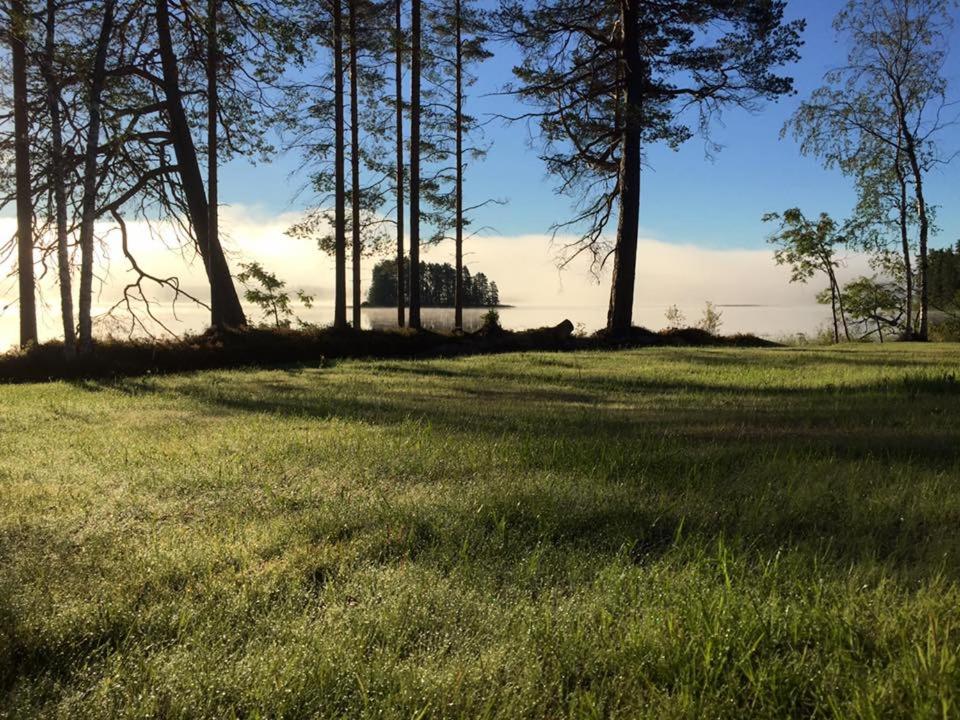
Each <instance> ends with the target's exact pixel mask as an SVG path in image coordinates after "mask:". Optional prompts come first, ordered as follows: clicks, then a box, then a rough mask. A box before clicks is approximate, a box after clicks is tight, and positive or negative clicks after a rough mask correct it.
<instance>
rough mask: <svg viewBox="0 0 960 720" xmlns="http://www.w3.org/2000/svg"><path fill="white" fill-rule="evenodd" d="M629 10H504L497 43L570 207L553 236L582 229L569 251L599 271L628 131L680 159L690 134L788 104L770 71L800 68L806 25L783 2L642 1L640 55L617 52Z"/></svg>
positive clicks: (787, 84)
mask: <svg viewBox="0 0 960 720" xmlns="http://www.w3.org/2000/svg"><path fill="white" fill-rule="evenodd" d="M627 5H628V4H627V3H625V2H615V1H614V0H595V1H594V2H583V0H534V1H533V2H522V1H521V0H504V1H503V2H501V3H500V8H501V9H500V12H499V24H500V26H501V34H502V35H504V36H506V37H509V38H510V39H512V40H513V41H514V42H515V43H516V44H517V46H518V47H519V49H520V51H521V59H520V62H519V63H518V64H517V66H516V67H515V68H514V71H513V72H514V75H515V77H516V82H515V84H514V85H512V86H511V87H510V90H512V91H513V92H514V93H515V94H516V96H517V97H519V98H520V99H521V100H523V101H525V102H526V103H528V104H530V105H531V106H532V108H533V110H532V111H531V112H530V113H529V114H524V115H522V116H521V117H522V118H523V119H525V120H528V121H531V122H536V123H537V126H538V130H539V137H538V142H539V143H540V144H541V145H542V147H543V150H542V154H541V157H542V159H543V160H544V162H545V163H546V166H547V170H548V172H549V173H550V174H552V175H554V176H555V177H556V178H557V185H558V192H561V193H563V194H565V195H568V196H570V197H571V198H572V200H573V202H574V213H573V216H572V217H571V218H570V219H569V220H567V221H564V222H561V223H558V224H557V226H556V229H557V230H561V229H567V228H572V229H576V230H582V231H583V234H582V236H581V238H580V242H579V243H572V244H570V245H568V246H567V250H569V251H570V252H571V253H573V252H576V253H579V252H583V251H588V252H589V253H591V255H592V257H593V259H594V261H595V262H597V263H602V262H603V261H604V260H605V259H606V257H607V255H608V251H609V246H608V245H607V243H606V241H605V236H604V233H603V230H604V228H605V227H606V226H607V224H608V223H609V222H610V221H611V220H612V219H613V218H615V217H616V212H615V208H616V206H617V201H618V197H619V193H620V183H619V182H618V176H619V173H620V165H621V163H620V160H621V157H620V155H621V148H622V145H623V139H624V129H625V127H627V125H628V124H630V125H632V126H636V127H637V129H638V132H639V135H640V138H639V140H640V144H641V146H642V147H643V148H648V147H650V146H653V145H656V144H664V145H666V146H668V147H671V148H678V147H679V146H680V145H682V144H683V143H685V142H686V141H688V140H689V139H690V138H692V137H693V136H694V135H695V133H696V132H698V131H699V132H701V133H703V134H704V135H707V134H708V131H709V127H710V123H711V119H712V118H713V116H714V115H715V114H717V113H718V112H719V111H720V109H721V108H723V107H725V106H730V105H734V106H737V105H739V106H748V107H755V106H756V104H757V102H758V101H759V100H761V99H774V98H777V97H779V96H781V95H786V94H790V93H791V92H792V90H793V80H792V79H791V78H789V77H786V76H783V75H780V74H778V71H779V70H780V68H782V67H783V66H785V65H788V64H790V63H792V62H795V61H796V60H797V59H798V58H799V47H800V45H801V44H802V41H801V37H800V36H801V34H802V31H803V28H804V21H803V20H794V21H785V20H784V9H785V3H784V2H781V1H779V0H774V1H773V2H771V1H770V0H684V2H681V3H650V2H639V3H635V5H636V6H637V8H636V13H637V26H638V27H637V33H636V35H637V37H638V41H637V45H638V47H636V48H632V49H625V48H624V42H623V39H622V38H623V36H624V31H623V27H622V24H623V22H624V20H623V12H624V9H625V8H626V7H627ZM633 52H636V53H639V55H640V62H641V67H639V68H636V74H637V75H638V76H639V77H638V83H637V86H638V90H637V94H639V95H640V97H639V98H638V101H637V102H636V103H635V104H633V106H628V103H627V100H626V97H627V90H626V87H625V82H624V73H623V67H624V65H625V64H626V61H625V57H628V56H629V55H631V54H632V53H633ZM692 108H696V110H698V111H699V112H696V111H695V112H690V110H691V109H692ZM631 121H635V122H631ZM711 147H713V148H716V147H717V146H715V145H711ZM637 169H638V170H639V168H637Z"/></svg>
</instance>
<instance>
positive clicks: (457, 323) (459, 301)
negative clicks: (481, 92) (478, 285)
mask: <svg viewBox="0 0 960 720" xmlns="http://www.w3.org/2000/svg"><path fill="white" fill-rule="evenodd" d="M461 12H462V8H461V0H454V24H455V32H456V42H457V48H456V52H457V57H456V68H455V69H456V94H457V96H456V161H457V179H456V204H457V207H456V212H457V217H456V225H457V226H456V239H455V243H456V266H457V279H456V286H455V289H454V312H453V314H454V319H453V327H454V329H455V330H460V331H462V330H463V27H462V18H461V16H460V15H461Z"/></svg>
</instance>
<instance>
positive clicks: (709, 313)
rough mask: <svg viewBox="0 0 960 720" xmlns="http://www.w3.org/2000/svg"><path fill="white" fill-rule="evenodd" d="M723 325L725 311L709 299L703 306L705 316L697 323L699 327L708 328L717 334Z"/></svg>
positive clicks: (713, 333) (710, 331)
mask: <svg viewBox="0 0 960 720" xmlns="http://www.w3.org/2000/svg"><path fill="white" fill-rule="evenodd" d="M721 325H723V312H722V311H721V310H718V309H717V306H716V305H714V304H713V303H712V302H710V301H709V300H708V301H707V303H706V305H704V307H703V316H702V317H701V318H700V322H698V323H697V327H698V328H700V329H701V330H706V331H707V332H708V333H710V334H711V335H716V334H718V333H719V332H720V326H721Z"/></svg>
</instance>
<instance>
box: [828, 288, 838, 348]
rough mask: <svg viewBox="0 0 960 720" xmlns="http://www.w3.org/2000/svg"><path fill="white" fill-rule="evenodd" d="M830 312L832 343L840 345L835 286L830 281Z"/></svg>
mask: <svg viewBox="0 0 960 720" xmlns="http://www.w3.org/2000/svg"><path fill="white" fill-rule="evenodd" d="M830 310H831V312H832V313H833V342H834V343H837V344H839V343H840V319H839V318H838V317H837V286H836V285H835V284H834V282H833V278H831V279H830Z"/></svg>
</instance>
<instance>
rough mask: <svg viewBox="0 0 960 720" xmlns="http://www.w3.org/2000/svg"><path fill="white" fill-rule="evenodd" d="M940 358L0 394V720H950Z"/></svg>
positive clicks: (590, 365) (915, 351)
mask: <svg viewBox="0 0 960 720" xmlns="http://www.w3.org/2000/svg"><path fill="white" fill-rule="evenodd" d="M958 367H960V347H958V346H940V347H934V346H930V347H912V346H906V345H899V346H887V347H883V348H880V347H875V346H863V347H861V346H852V347H845V348H842V349H835V350H833V349H831V350H827V349H807V348H803V349H784V350H726V349H711V350H689V349H673V350H644V351H633V352H621V353H609V352H603V353H600V352H597V353H578V354H564V355H551V354H525V355H506V356H495V357H474V358H464V359H459V360H446V361H440V360H436V361H421V362H410V361H377V362H374V361H368V362H359V361H350V362H343V363H339V364H334V365H330V366H327V367H324V368H317V369H303V370H297V371H239V370H237V371H221V372H206V373H201V374H196V375H185V376H169V377H163V378H147V379H137V380H127V381H120V382H115V383H110V384H105V383H94V382H83V383H75V384H48V385H42V386H41V385H32V386H30V385H25V386H18V387H8V388H2V389H0V393H2V397H0V402H2V408H3V421H2V423H0V494H2V498H3V502H2V503H0V571H2V578H3V582H2V583H0V715H2V716H3V717H10V718H24V717H63V718H115V717H118V718H125V717H130V718H133V717H164V718H225V717H226V718H230V717H244V718H258V717H259V718H276V717H287V718H301V717H321V718H341V717H351V718H353V717H360V718H373V717H378V718H380V717H387V718H393V717H395V718H416V717H419V718H460V717H462V718H484V717H489V718H565V717H569V718H600V717H629V718H634V717H649V718H701V717H712V718H742V717H770V718H782V717H860V718H888V717H902V718H917V717H930V718H934V717H936V718H940V717H954V716H957V714H958V713H960V707H958V703H960V660H958V654H960V584H958V583H960V381H958V377H957V368H958Z"/></svg>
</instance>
